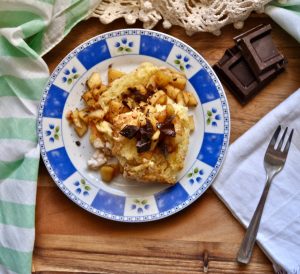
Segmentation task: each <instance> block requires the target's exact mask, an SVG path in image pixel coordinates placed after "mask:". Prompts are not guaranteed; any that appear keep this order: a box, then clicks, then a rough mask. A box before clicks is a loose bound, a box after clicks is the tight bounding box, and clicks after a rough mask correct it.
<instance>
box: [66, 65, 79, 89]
mask: <svg viewBox="0 0 300 274" xmlns="http://www.w3.org/2000/svg"><path fill="white" fill-rule="evenodd" d="M79 76H80V75H79V74H78V73H77V69H76V68H75V67H73V68H72V69H71V70H70V69H65V70H64V71H63V77H62V82H63V83H67V84H68V85H71V84H72V83H73V81H75V80H76V79H77V78H78V77H79Z"/></svg>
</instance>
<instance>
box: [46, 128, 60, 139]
mask: <svg viewBox="0 0 300 274" xmlns="http://www.w3.org/2000/svg"><path fill="white" fill-rule="evenodd" d="M59 131H60V128H59V126H54V125H53V124H49V127H48V129H47V130H46V131H45V135H46V136H47V137H49V141H50V142H51V143H54V141H55V140H59V135H60V133H59Z"/></svg>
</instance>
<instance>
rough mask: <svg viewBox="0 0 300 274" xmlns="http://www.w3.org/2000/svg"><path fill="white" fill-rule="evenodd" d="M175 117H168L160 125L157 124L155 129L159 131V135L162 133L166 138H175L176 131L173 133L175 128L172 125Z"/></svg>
mask: <svg viewBox="0 0 300 274" xmlns="http://www.w3.org/2000/svg"><path fill="white" fill-rule="evenodd" d="M174 118H175V116H174V115H173V116H168V117H167V118H166V119H165V121H164V122H162V123H157V124H156V127H157V128H158V129H159V130H160V132H161V133H163V134H164V135H166V136H171V137H175V136H176V131H175V126H174V124H173V123H172V121H173V119H174Z"/></svg>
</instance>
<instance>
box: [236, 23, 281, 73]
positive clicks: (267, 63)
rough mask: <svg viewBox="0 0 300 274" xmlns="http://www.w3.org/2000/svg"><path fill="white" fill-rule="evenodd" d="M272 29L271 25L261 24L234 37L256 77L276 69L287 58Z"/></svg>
mask: <svg viewBox="0 0 300 274" xmlns="http://www.w3.org/2000/svg"><path fill="white" fill-rule="evenodd" d="M271 31H272V28H271V26H270V25H259V26H257V27H255V28H253V29H251V30H249V31H247V32H245V33H242V34H241V35H239V36H237V37H235V38H234V41H235V42H236V44H237V45H238V47H239V49H240V51H241V53H242V55H243V56H244V58H245V59H246V61H247V63H248V64H249V66H250V68H251V70H252V72H253V73H254V75H255V76H256V77H260V76H261V74H262V73H264V72H267V71H268V70H270V69H274V67H277V65H278V63H282V62H284V59H285V58H284V56H283V55H282V54H281V53H280V52H279V51H278V49H277V47H276V46H275V44H274V42H273V40H272V36H271ZM275 69H276V68H275Z"/></svg>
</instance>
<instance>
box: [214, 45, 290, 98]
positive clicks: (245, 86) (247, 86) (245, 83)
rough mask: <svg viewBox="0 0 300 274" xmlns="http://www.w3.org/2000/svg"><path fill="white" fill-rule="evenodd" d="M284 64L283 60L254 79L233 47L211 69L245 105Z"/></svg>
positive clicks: (242, 58) (246, 64) (239, 53)
mask: <svg viewBox="0 0 300 274" xmlns="http://www.w3.org/2000/svg"><path fill="white" fill-rule="evenodd" d="M285 64H286V63H285V60H283V61H282V62H279V63H278V64H277V65H276V66H274V67H273V68H272V69H270V70H268V71H266V72H263V73H261V74H260V75H259V76H258V77H256V75H255V74H254V73H253V71H252V69H251V67H250V65H249V64H248V63H247V61H246V59H245V58H244V57H243V55H242V53H241V52H240V50H239V48H238V47H237V46H234V47H232V48H230V49H228V50H226V52H225V54H224V56H223V57H222V58H221V60H220V61H219V62H217V63H216V64H215V65H214V66H213V68H214V70H215V72H216V73H217V75H218V76H219V77H220V79H221V80H222V82H223V83H224V84H225V85H226V86H227V87H228V89H229V90H230V91H231V92H232V93H233V94H234V95H235V96H236V98H237V99H238V100H239V101H240V102H241V103H242V104H245V103H246V102H247V101H249V100H250V99H251V98H252V97H253V96H254V95H255V94H256V93H257V92H258V91H260V90H261V89H262V88H263V87H264V86H265V85H267V84H268V83H269V82H270V81H271V80H272V79H274V78H275V77H276V76H277V75H278V74H279V73H280V72H281V71H283V68H284V66H285Z"/></svg>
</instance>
